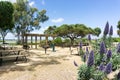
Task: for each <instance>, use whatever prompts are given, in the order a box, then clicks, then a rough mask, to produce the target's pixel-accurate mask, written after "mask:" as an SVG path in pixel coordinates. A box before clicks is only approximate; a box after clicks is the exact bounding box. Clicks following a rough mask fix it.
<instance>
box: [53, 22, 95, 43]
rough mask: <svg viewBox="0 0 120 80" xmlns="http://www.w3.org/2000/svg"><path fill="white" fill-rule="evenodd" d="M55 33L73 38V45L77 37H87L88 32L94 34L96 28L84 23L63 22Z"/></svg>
mask: <svg viewBox="0 0 120 80" xmlns="http://www.w3.org/2000/svg"><path fill="white" fill-rule="evenodd" d="M54 33H55V34H57V35H58V36H61V37H63V38H69V39H70V40H71V45H73V43H74V40H75V39H76V38H78V37H85V36H86V35H87V34H93V33H94V30H92V29H91V28H90V27H87V26H86V25H84V24H72V25H68V24H63V25H61V26H60V27H57V28H56V29H55V31H54Z"/></svg>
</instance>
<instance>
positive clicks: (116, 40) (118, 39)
mask: <svg viewBox="0 0 120 80" xmlns="http://www.w3.org/2000/svg"><path fill="white" fill-rule="evenodd" d="M112 39H113V42H120V38H112Z"/></svg>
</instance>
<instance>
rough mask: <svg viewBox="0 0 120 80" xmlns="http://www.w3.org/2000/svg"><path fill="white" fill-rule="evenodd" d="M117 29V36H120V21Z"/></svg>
mask: <svg viewBox="0 0 120 80" xmlns="http://www.w3.org/2000/svg"><path fill="white" fill-rule="evenodd" d="M117 28H118V30H117V34H118V35H119V36H120V21H118V25H117Z"/></svg>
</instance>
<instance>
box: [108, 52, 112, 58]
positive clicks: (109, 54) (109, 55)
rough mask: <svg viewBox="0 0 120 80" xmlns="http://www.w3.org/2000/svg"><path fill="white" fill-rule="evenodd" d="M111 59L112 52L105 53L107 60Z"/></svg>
mask: <svg viewBox="0 0 120 80" xmlns="http://www.w3.org/2000/svg"><path fill="white" fill-rule="evenodd" d="M111 57H112V51H111V50H108V52H107V58H111Z"/></svg>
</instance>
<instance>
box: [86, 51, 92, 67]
mask: <svg viewBox="0 0 120 80" xmlns="http://www.w3.org/2000/svg"><path fill="white" fill-rule="evenodd" d="M92 65H94V52H93V51H91V52H90V54H89V57H88V61H87V66H89V67H91V66H92Z"/></svg>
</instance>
